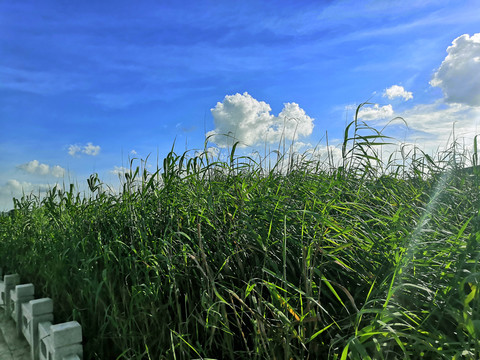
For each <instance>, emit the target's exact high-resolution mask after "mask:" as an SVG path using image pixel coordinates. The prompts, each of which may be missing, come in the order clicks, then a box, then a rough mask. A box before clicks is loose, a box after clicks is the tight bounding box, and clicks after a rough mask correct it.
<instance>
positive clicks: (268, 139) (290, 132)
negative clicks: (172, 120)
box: [207, 92, 314, 147]
mask: <svg viewBox="0 0 480 360" xmlns="http://www.w3.org/2000/svg"><path fill="white" fill-rule="evenodd" d="M271 110H272V109H271V107H270V105H268V104H267V103H265V102H264V101H258V100H256V99H254V98H253V97H252V96H251V95H249V94H248V93H247V92H245V93H243V95H242V94H239V93H237V94H235V95H227V96H225V98H224V100H223V102H221V103H220V102H218V103H217V105H216V106H215V108H213V109H211V112H212V115H213V119H214V122H215V130H212V131H209V132H208V133H207V136H212V137H211V140H212V141H213V142H214V143H216V144H217V145H218V146H219V147H226V146H228V145H232V144H233V143H234V142H236V141H240V144H239V146H247V145H250V146H255V145H260V144H265V143H276V142H279V141H280V140H282V139H283V138H285V139H286V140H296V139H298V138H299V137H305V136H308V135H310V134H311V133H312V131H313V120H314V119H312V118H311V117H309V116H308V115H306V114H305V111H304V110H303V109H301V108H300V107H299V106H298V104H296V103H286V104H284V108H283V110H282V111H281V112H280V114H279V115H278V116H274V115H272V114H270V111H271ZM225 135H227V136H225Z"/></svg>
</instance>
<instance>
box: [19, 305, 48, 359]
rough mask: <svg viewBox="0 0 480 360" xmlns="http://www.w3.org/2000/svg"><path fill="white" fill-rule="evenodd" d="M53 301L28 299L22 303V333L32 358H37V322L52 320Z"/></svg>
mask: <svg viewBox="0 0 480 360" xmlns="http://www.w3.org/2000/svg"><path fill="white" fill-rule="evenodd" d="M52 312H53V301H52V299H50V298H43V299H36V300H30V301H29V302H26V303H23V304H22V333H23V336H25V339H26V340H27V342H28V343H29V344H30V349H31V355H32V360H38V353H39V351H38V350H39V336H38V324H39V323H41V322H45V321H49V322H52V321H53V313H52Z"/></svg>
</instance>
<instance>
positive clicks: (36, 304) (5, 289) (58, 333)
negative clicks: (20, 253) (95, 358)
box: [0, 269, 83, 360]
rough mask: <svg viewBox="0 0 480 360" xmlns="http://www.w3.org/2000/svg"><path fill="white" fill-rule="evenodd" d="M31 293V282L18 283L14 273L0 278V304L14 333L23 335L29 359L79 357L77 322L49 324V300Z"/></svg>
mask: <svg viewBox="0 0 480 360" xmlns="http://www.w3.org/2000/svg"><path fill="white" fill-rule="evenodd" d="M1 277H2V271H1V269H0V278H1ZM34 293H35V287H34V285H33V284H20V276H19V275H18V274H10V275H5V276H4V277H3V280H1V279H0V307H3V308H4V309H5V313H6V315H7V316H11V317H12V318H13V320H14V321H15V324H16V335H17V336H18V337H21V336H23V337H25V339H26V340H27V342H28V343H29V345H30V349H31V352H30V353H31V359H32V360H81V359H83V347H82V327H81V326H80V324H79V323H78V322H76V321H69V322H65V323H61V324H53V301H52V299H50V298H42V299H35V298H34Z"/></svg>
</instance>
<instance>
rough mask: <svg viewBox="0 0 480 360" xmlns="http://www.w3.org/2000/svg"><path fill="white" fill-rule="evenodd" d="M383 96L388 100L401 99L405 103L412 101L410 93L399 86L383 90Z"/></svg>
mask: <svg viewBox="0 0 480 360" xmlns="http://www.w3.org/2000/svg"><path fill="white" fill-rule="evenodd" d="M383 96H384V97H388V98H389V99H390V100H393V99H395V98H397V97H402V98H403V99H404V100H405V101H408V100H410V99H413V94H412V92H411V91H406V90H405V89H404V87H403V86H399V85H393V86H391V87H389V88H388V89H385V91H384V93H383Z"/></svg>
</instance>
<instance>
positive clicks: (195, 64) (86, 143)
mask: <svg viewBox="0 0 480 360" xmlns="http://www.w3.org/2000/svg"><path fill="white" fill-rule="evenodd" d="M478 33H480V3H479V2H478V1H461V2H459V1H443V0H440V1H421V2H400V1H363V2H359V1H181V2H180V1H148V0H147V1H139V2H135V3H132V2H123V1H82V2H73V1H41V2H39V1H28V0H27V1H9V0H7V1H2V2H0V133H1V136H0V210H4V209H9V208H11V206H12V202H11V198H12V197H13V196H19V195H20V194H21V192H22V191H24V192H27V193H28V192H30V191H34V192H38V191H39V189H45V188H47V187H48V186H52V185H54V184H56V183H60V184H62V183H66V184H68V183H70V182H75V183H76V184H79V186H80V187H81V186H82V185H84V184H85V183H86V181H85V180H86V178H87V177H88V176H89V175H90V174H91V173H93V172H98V173H99V174H100V177H101V178H103V179H104V180H105V181H107V182H109V181H114V180H115V179H116V177H117V175H116V174H115V169H117V170H118V169H119V168H121V167H123V166H127V162H128V161H127V160H126V159H127V158H128V157H129V156H130V157H140V158H146V157H147V156H148V155H149V154H151V156H153V158H156V157H157V156H158V157H159V158H160V159H162V158H163V156H165V155H166V154H167V152H168V151H169V150H170V149H171V147H172V144H173V142H174V141H175V142H176V144H177V149H178V152H183V151H184V150H185V148H188V149H201V148H203V143H204V140H205V135H206V133H212V132H214V133H215V132H216V131H217V132H218V131H220V130H222V131H225V130H228V129H229V128H228V126H233V125H231V124H232V123H235V124H236V127H235V129H236V131H238V136H239V137H240V139H241V140H244V142H245V143H246V144H248V145H251V146H250V147H249V148H248V149H250V150H249V151H251V149H253V148H255V146H261V144H260V143H252V142H250V143H249V138H248V137H244V138H242V137H241V136H242V135H241V133H240V132H241V130H239V129H241V128H242V124H243V125H245V124H246V121H247V120H246V119H247V117H248V116H247V115H246V114H247V112H248V111H251V112H252V111H253V112H255V111H256V110H255V109H257V108H258V106H259V105H258V104H257V103H260V102H265V104H266V106H267V107H269V108H270V110H267V112H266V113H264V114H263V115H262V116H263V117H261V116H260V117H258V116H257V115H258V114H257V113H255V114H254V115H253V116H252V117H251V118H250V121H251V122H249V123H248V124H247V125H245V129H247V128H248V127H250V128H252V127H254V128H256V126H257V125H258V126H259V124H260V122H262V124H263V125H262V126H264V127H265V129H269V130H268V131H270V132H272V131H273V130H272V129H274V128H275V127H276V126H278V124H279V122H278V121H280V120H281V119H282V116H280V114H281V112H282V111H283V110H284V109H285V104H286V103H295V104H298V107H299V108H300V109H301V110H303V112H304V114H305V117H304V118H303V115H299V116H300V117H302V119H304V120H305V121H306V122H305V124H307V122H308V121H309V120H308V118H309V119H313V120H312V121H313V131H311V132H310V133H309V135H304V136H303V137H301V138H300V137H298V138H295V140H298V141H299V142H301V144H304V145H305V146H304V149H306V148H308V145H309V144H313V145H316V144H317V143H318V142H319V141H321V140H322V139H324V137H325V132H326V131H328V134H329V140H331V141H332V142H334V141H335V139H340V138H341V137H342V134H343V130H344V127H345V124H346V122H347V121H350V120H351V119H352V116H353V112H354V110H353V109H354V107H355V106H356V105H358V104H359V103H362V102H364V101H367V100H369V101H371V102H373V103H377V104H378V105H377V107H375V106H373V105H372V106H371V109H370V110H369V111H370V112H365V113H364V114H363V115H364V120H366V121H367V120H368V121H371V122H372V124H373V125H375V124H378V125H380V126H381V125H383V124H384V123H385V122H386V121H388V120H390V119H391V118H393V117H395V116H403V117H404V118H405V120H406V121H407V123H408V124H409V130H408V134H407V133H405V131H403V132H399V133H398V135H399V136H400V137H403V139H404V140H405V141H407V142H411V143H416V144H420V145H421V146H423V147H424V148H425V149H426V150H435V149H436V148H437V147H438V146H440V145H443V144H445V142H446V141H447V138H448V135H449V134H450V133H451V129H452V127H453V123H454V122H456V125H455V126H456V129H458V131H457V130H456V131H457V134H459V136H465V137H466V138H467V143H468V141H469V140H468V139H471V138H473V136H474V134H477V133H478V128H477V126H478V122H479V108H480V99H479V97H480V95H478V94H480V75H479V74H480V50H479V49H480V35H478V36H476V35H475V34H478ZM463 35H465V36H466V37H462V36H463ZM459 38H460V40H458V41H457V42H456V45H455V46H453V47H452V54H453V53H454V55H455V56H451V57H450V58H449V59H447V58H446V57H447V48H449V46H452V42H454V41H455V40H456V39H459ZM443 63H445V66H443V68H441V66H442V64H443ZM435 76H436V79H437V81H436V82H435V81H433V79H434V78H435ZM455 79H457V80H455ZM463 79H465V80H463ZM466 83H469V87H468V93H467V92H466V91H465V90H463V91H462V90H461V89H460V87H461V86H462V84H466ZM394 85H397V86H399V87H401V89H400V88H396V89H397V90H398V89H400V90H398V91H399V92H398V93H397V95H395V94H394V95H392V97H391V98H389V97H388V96H386V90H387V89H391V88H392V86H394ZM434 85H435V86H434ZM402 89H403V90H402ZM402 91H403V93H402ZM245 93H247V94H245ZM408 93H411V94H412V95H411V97H409V96H408V95H405V94H408ZM235 94H238V96H237V97H236V98H235V101H236V102H234V101H233V98H226V96H232V95H235ZM402 94H403V95H402ZM247 95H248V96H247ZM407 97H409V98H408V99H407ZM228 99H230V100H228ZM229 101H230V102H229ZM218 103H220V104H223V105H222V106H224V108H227V107H228V106H227V105H228V104H230V109H231V111H233V112H232V113H231V114H230V113H225V112H224V113H223V115H222V117H218V118H214V117H213V113H212V111H211V110H212V109H214V108H216V107H217V106H218V105H217V104H218ZM247 103H248V105H246V104H247ZM264 109H266V107H265V108H264ZM285 111H286V110H285ZM382 111H383V112H382ZM217 113H218V112H217ZM287 113H288V112H287V111H286V112H284V113H283V114H287ZM298 114H300V113H298ZM381 114H383V115H384V116H383V117H382V116H381ZM227 118H228V119H229V120H228V121H227ZM279 119H280V120H279ZM302 119H301V120H300V123H301V122H302V121H303V120H302ZM257 121H258V122H257ZM228 124H230V125H228ZM307 125H308V124H307ZM258 128H261V126H260V127H258ZM235 129H233V128H232V131H233V130H235ZM306 129H307V130H308V126H307V127H306ZM307 130H306V131H307ZM233 132H234V131H233ZM249 134H250V135H249ZM244 135H245V136H251V133H249V132H247V130H245V133H244ZM292 136H293V135H292ZM265 139H267V137H265ZM269 139H272V141H273V139H276V138H275V136H273V135H272V136H271V137H270V138H269ZM292 139H293V138H292ZM250 140H252V139H251V138H250ZM217 145H218V146H222V144H221V141H218V144H217ZM212 146H215V144H214V143H213V144H212ZM246 151H247V150H246ZM35 161H36V162H35ZM153 163H156V159H155V160H154V161H153ZM62 170H63V173H62ZM60 175H62V176H60ZM22 189H23V190H22Z"/></svg>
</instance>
